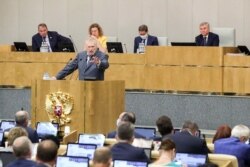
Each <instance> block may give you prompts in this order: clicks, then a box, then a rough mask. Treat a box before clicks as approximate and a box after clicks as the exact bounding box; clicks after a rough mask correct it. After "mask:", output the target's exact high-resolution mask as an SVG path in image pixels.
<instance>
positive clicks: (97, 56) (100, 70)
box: [52, 37, 109, 80]
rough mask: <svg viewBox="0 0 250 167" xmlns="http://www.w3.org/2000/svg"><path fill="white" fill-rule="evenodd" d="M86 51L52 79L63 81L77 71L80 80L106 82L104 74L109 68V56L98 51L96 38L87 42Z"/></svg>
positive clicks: (79, 54)
mask: <svg viewBox="0 0 250 167" xmlns="http://www.w3.org/2000/svg"><path fill="white" fill-rule="evenodd" d="M85 45H86V51H83V52H80V53H78V54H77V55H76V58H75V59H74V60H72V61H71V62H70V63H68V64H67V65H66V66H65V67H64V68H63V69H62V70H61V71H60V72H59V73H58V74H57V75H56V77H52V79H58V80H60V79H63V78H64V77H66V76H67V75H69V74H71V73H72V72H74V71H75V70H77V69H78V71H79V80H104V72H105V70H106V69H107V68H108V67H109V62H108V56H107V55H106V54H105V53H103V52H101V51H99V50H98V49H97V41H96V39H95V38H91V37H90V38H88V39H87V40H86V42H85Z"/></svg>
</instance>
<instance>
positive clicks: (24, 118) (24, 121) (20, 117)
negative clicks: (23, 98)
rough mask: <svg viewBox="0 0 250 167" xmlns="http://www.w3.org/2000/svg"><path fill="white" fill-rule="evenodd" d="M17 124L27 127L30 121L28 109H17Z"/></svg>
mask: <svg viewBox="0 0 250 167" xmlns="http://www.w3.org/2000/svg"><path fill="white" fill-rule="evenodd" d="M15 121H16V125H17V126H22V127H27V126H28V123H29V113H28V112H27V111H22V110H21V111H17V112H16V114H15Z"/></svg>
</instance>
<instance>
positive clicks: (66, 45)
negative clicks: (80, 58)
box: [58, 42, 75, 52]
mask: <svg viewBox="0 0 250 167" xmlns="http://www.w3.org/2000/svg"><path fill="white" fill-rule="evenodd" d="M58 49H59V51H60V52H75V48H74V45H73V43H72V42H60V43H58Z"/></svg>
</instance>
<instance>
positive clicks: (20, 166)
mask: <svg viewBox="0 0 250 167" xmlns="http://www.w3.org/2000/svg"><path fill="white" fill-rule="evenodd" d="M36 165H37V163H36V162H35V161H32V160H27V159H21V158H20V159H17V160H15V161H13V162H11V163H9V164H8V165H7V166H6V167H35V166H36Z"/></svg>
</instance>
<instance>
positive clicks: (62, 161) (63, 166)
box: [56, 156, 89, 167]
mask: <svg viewBox="0 0 250 167" xmlns="http://www.w3.org/2000/svg"><path fill="white" fill-rule="evenodd" d="M78 166H81V167H89V159H88V158H87V157H74V156H57V159H56V167H78Z"/></svg>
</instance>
